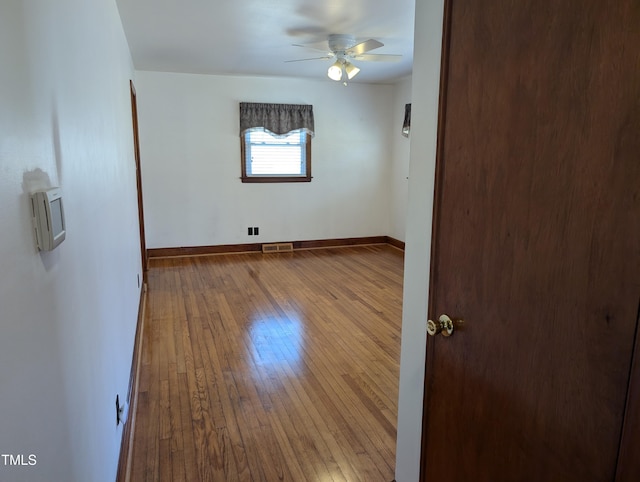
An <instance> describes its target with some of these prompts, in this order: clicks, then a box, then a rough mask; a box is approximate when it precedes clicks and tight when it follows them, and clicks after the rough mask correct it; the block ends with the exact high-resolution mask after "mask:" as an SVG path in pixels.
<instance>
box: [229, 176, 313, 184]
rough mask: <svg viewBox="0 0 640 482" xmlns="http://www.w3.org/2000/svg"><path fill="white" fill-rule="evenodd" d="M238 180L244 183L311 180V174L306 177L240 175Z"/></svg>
mask: <svg viewBox="0 0 640 482" xmlns="http://www.w3.org/2000/svg"><path fill="white" fill-rule="evenodd" d="M240 180H241V181H242V182H246V183H267V182H311V176H308V177H277V176H269V177H267V176H265V177H258V176H255V177H241V178H240Z"/></svg>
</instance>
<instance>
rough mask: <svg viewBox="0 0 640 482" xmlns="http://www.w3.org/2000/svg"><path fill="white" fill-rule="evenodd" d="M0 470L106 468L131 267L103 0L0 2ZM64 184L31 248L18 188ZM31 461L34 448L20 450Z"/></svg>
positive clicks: (125, 149) (111, 462)
mask: <svg viewBox="0 0 640 482" xmlns="http://www.w3.org/2000/svg"><path fill="white" fill-rule="evenodd" d="M0 66H1V67H0V106H1V108H0V206H2V209H0V226H2V229H1V231H0V414H1V415H0V453H1V454H5V455H9V454H11V455H24V456H25V457H26V458H25V462H27V463H28V462H29V459H28V456H29V455H31V454H33V455H35V462H36V465H33V466H19V467H11V466H8V465H5V464H7V463H8V459H5V458H4V457H0V480H2V481H7V482H16V481H29V482H34V481H36V482H37V481H43V482H51V481H67V482H74V481H77V482H86V481H92V482H100V481H105V482H106V481H109V482H112V481H113V480H115V472H116V466H117V459H118V455H119V448H120V440H121V427H116V423H115V397H116V393H119V394H120V396H121V397H126V391H127V387H128V381H129V370H130V366H131V355H132V348H133V338H134V331H135V324H136V316H137V307H138V300H139V289H138V284H137V276H138V274H139V273H140V261H139V256H140V247H139V246H140V245H139V241H138V235H137V204H136V192H135V169H134V168H135V166H134V160H133V143H132V138H131V137H132V136H131V109H130V101H129V86H128V81H129V78H130V77H131V76H132V75H133V67H132V63H131V59H130V55H129V50H128V47H127V44H126V41H125V37H124V34H123V32H122V27H121V23H120V18H119V15H118V11H117V8H116V4H115V1H114V0H92V1H91V2H87V1H84V0H57V1H55V2H53V1H51V0H3V2H2V3H1V5H0ZM52 185H58V186H60V187H61V188H62V190H63V199H64V207H65V213H66V221H67V239H66V240H65V241H64V242H63V243H62V245H60V246H59V247H58V248H57V249H56V250H55V251H52V252H49V253H39V252H38V251H37V250H36V248H35V244H34V236H33V232H32V228H31V218H30V212H29V197H28V193H29V192H30V191H31V190H33V189H37V188H44V187H48V186H52ZM31 461H33V459H32V460H31Z"/></svg>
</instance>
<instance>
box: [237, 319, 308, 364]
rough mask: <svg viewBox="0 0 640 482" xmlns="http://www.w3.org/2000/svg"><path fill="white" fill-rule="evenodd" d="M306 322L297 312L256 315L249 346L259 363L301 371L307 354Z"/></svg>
mask: <svg viewBox="0 0 640 482" xmlns="http://www.w3.org/2000/svg"><path fill="white" fill-rule="evenodd" d="M303 330H304V326H303V324H302V323H301V322H300V318H299V316H298V314H297V313H287V315H286V316H270V317H260V316H258V315H256V316H255V319H253V320H252V321H251V325H250V327H249V343H248V345H249V346H248V348H249V349H250V350H251V357H252V358H253V361H254V363H255V364H256V365H258V366H259V367H261V368H265V369H269V368H277V369H279V370H284V371H288V370H292V371H293V372H294V373H292V374H298V372H301V371H302V368H303V363H302V357H303V355H304V331H303Z"/></svg>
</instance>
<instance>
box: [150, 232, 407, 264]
mask: <svg viewBox="0 0 640 482" xmlns="http://www.w3.org/2000/svg"><path fill="white" fill-rule="evenodd" d="M279 242H286V243H292V244H293V249H314V248H335V247H341V246H358V245H364V244H390V245H391V246H394V247H396V248H398V249H401V250H404V242H402V241H399V240H397V239H394V238H392V237H389V236H369V237H363V238H339V239H316V240H305V241H279ZM262 244H263V243H251V244H221V245H215V246H183V247H178V248H152V249H148V250H147V253H148V254H149V258H150V259H151V258H172V257H176V256H203V255H209V254H227V253H247V252H261V251H262Z"/></svg>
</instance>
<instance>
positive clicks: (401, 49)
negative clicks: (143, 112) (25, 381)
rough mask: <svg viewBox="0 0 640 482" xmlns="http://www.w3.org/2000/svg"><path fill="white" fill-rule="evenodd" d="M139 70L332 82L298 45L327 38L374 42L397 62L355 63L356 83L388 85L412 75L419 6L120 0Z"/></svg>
mask: <svg viewBox="0 0 640 482" xmlns="http://www.w3.org/2000/svg"><path fill="white" fill-rule="evenodd" d="M117 4H118V8H119V10H120V16H121V17H122V23H123V25H124V30H125V33H126V36H127V39H128V41H129V47H130V49H131V54H132V56H133V62H134V64H135V67H136V69H138V70H154V71H167V72H188V73H201V74H219V75H259V76H280V77H307V78H317V79H326V80H327V81H328V82H331V80H328V79H327V76H326V73H327V69H328V67H329V65H330V64H331V62H330V61H328V60H316V61H307V62H293V63H286V62H285V61H286V60H293V59H303V58H309V57H319V56H322V52H318V51H314V50H311V49H307V48H302V47H295V46H293V45H292V44H309V43H316V42H320V41H326V39H327V36H328V35H329V34H332V33H334V34H352V35H354V36H355V37H356V40H357V41H363V40H367V39H369V38H373V39H376V40H379V41H380V42H382V43H383V44H384V47H381V48H379V49H376V50H373V51H371V52H370V53H375V54H401V55H402V59H401V60H400V61H399V62H353V63H354V64H356V65H357V66H358V67H360V69H361V72H360V73H359V74H358V76H357V77H355V78H354V79H353V80H352V81H351V82H368V83H389V82H393V81H394V80H397V79H399V78H401V77H404V76H406V75H408V74H410V73H411V66H412V63H413V18H414V9H415V0H348V1H347V0H117Z"/></svg>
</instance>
